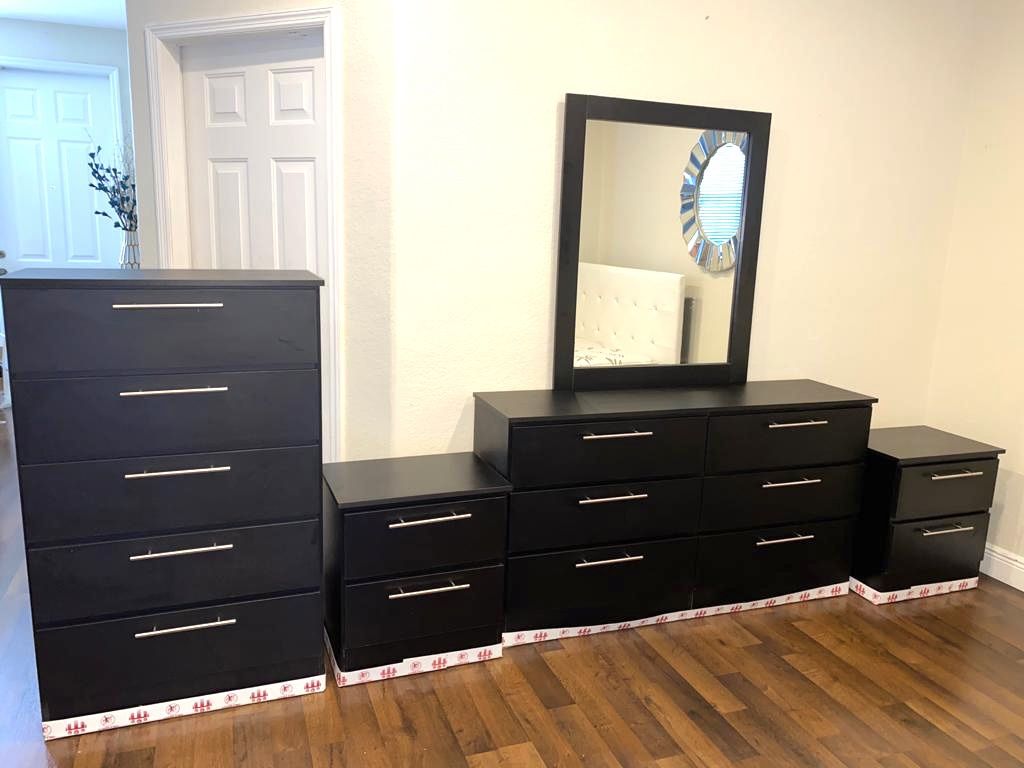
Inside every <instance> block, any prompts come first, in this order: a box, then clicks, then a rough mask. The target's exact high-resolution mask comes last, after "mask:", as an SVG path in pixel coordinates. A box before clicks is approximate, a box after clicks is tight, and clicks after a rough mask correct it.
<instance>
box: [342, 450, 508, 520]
mask: <svg viewBox="0 0 1024 768" xmlns="http://www.w3.org/2000/svg"><path fill="white" fill-rule="evenodd" d="M323 474H324V480H325V481H326V483H327V486H328V487H329V488H330V489H331V493H332V494H334V500H335V501H336V502H337V504H338V509H340V510H343V511H345V510H354V509H365V508H368V507H378V506H380V507H382V506H388V505H396V504H420V503H428V502H431V501H441V500H444V499H466V498H472V497H476V496H487V495H493V494H496V493H507V492H509V491H511V490H512V484H511V483H510V482H509V481H508V480H506V479H505V478H504V477H502V476H501V475H500V474H498V473H497V472H495V471H494V470H493V469H491V468H490V467H489V466H487V465H486V464H485V463H484V462H482V461H481V460H480V459H478V458H477V457H476V456H475V455H474V454H472V453H469V452H466V453H438V454H432V455H427V456H403V457H400V458H394V459H371V460H368V461H342V462H338V463H335V464H324V469H323Z"/></svg>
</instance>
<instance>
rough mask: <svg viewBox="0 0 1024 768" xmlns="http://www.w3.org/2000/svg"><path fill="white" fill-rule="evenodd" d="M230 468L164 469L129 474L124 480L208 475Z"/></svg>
mask: <svg viewBox="0 0 1024 768" xmlns="http://www.w3.org/2000/svg"><path fill="white" fill-rule="evenodd" d="M230 471H231V467H228V466H224V467H197V468H196V469H165V470H163V471H160V472H131V473H129V474H127V475H125V476H124V479H125V480H142V479H143V478H146V477H178V476H179V475H209V474H212V473H214V472H230Z"/></svg>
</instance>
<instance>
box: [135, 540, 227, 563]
mask: <svg viewBox="0 0 1024 768" xmlns="http://www.w3.org/2000/svg"><path fill="white" fill-rule="evenodd" d="M234 548H235V545H234V544H214V545H213V546H210V547H192V548H191V549H172V550H170V551H169V552H147V553H146V554H144V555H132V556H131V557H129V558H128V559H129V560H130V561H131V562H135V561H136V560H158V559H160V558H161V557H181V556H182V555H202V554H204V553H206V552H225V551H226V550H229V549H234Z"/></svg>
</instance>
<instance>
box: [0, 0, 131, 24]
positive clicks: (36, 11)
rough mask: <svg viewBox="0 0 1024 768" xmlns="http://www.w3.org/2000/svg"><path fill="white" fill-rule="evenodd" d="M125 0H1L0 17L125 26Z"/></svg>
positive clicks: (57, 22)
mask: <svg viewBox="0 0 1024 768" xmlns="http://www.w3.org/2000/svg"><path fill="white" fill-rule="evenodd" d="M124 4H125V0H85V1H83V0H0V18H6V19H23V20H25V21H48V22H50V23H52V24H80V25H82V26H84V27H111V28H113V29H124V28H125V11H124Z"/></svg>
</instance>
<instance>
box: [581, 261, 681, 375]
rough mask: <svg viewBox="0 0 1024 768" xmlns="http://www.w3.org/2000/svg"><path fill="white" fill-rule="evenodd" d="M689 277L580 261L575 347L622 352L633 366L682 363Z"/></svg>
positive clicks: (625, 361) (626, 361)
mask: <svg viewBox="0 0 1024 768" xmlns="http://www.w3.org/2000/svg"><path fill="white" fill-rule="evenodd" d="M685 288H686V278H685V277H684V276H683V275H677V274H675V273H673V272H655V271H654V270H650V269H632V268H630V267H613V266H609V265H607V264H592V263H590V262H587V261H581V262H580V273H579V284H578V287H577V291H576V345H577V347H579V346H581V343H588V342H589V343H597V344H600V345H602V346H604V347H610V348H617V349H621V350H622V351H623V352H624V353H625V360H624V361H623V362H624V364H626V365H628V364H629V363H630V362H640V361H644V362H651V363H678V362H679V359H680V353H681V349H682V339H683V299H684V294H685Z"/></svg>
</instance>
